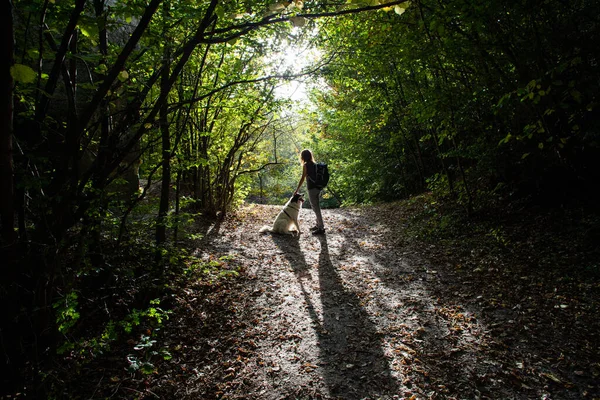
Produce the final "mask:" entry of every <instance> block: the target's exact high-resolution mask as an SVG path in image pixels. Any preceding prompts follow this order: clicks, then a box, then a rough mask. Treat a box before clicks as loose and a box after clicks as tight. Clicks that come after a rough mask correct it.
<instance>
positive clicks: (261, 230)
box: [258, 225, 271, 233]
mask: <svg viewBox="0 0 600 400" xmlns="http://www.w3.org/2000/svg"><path fill="white" fill-rule="evenodd" d="M258 232H259V233H267V232H271V227H270V226H267V225H265V226H263V227H262V228H260V230H259V231H258Z"/></svg>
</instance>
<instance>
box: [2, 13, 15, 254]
mask: <svg viewBox="0 0 600 400" xmlns="http://www.w3.org/2000/svg"><path fill="white" fill-rule="evenodd" d="M0 10H1V12H2V16H3V17H2V20H4V21H2V24H1V25H2V38H3V40H2V50H1V57H2V59H3V60H4V62H3V63H2V66H1V67H0V71H1V75H0V76H1V78H0V85H1V89H0V98H1V99H0V225H1V237H2V243H1V245H2V246H1V247H2V248H13V245H14V244H15V242H16V239H17V235H16V233H15V229H14V228H15V210H14V183H13V172H14V166H13V145H12V135H13V93H12V87H13V80H12V76H11V74H10V67H11V66H12V64H13V62H14V32H13V20H12V3H11V2H10V1H3V2H2V8H1V9H0Z"/></svg>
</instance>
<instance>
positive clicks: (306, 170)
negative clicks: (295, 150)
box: [294, 150, 325, 235]
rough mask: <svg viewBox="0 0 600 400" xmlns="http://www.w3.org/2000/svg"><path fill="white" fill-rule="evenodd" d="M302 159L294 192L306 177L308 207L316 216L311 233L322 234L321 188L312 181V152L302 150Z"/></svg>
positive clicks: (313, 170)
mask: <svg viewBox="0 0 600 400" xmlns="http://www.w3.org/2000/svg"><path fill="white" fill-rule="evenodd" d="M300 159H301V161H302V178H300V182H299V183H298V188H297V189H296V191H295V192H294V194H296V193H298V191H299V190H300V187H302V184H303V183H304V180H305V179H306V189H307V190H308V199H309V200H310V207H311V208H312V210H313V211H314V212H315V216H316V217H317V225H316V226H314V227H312V228H310V230H311V231H312V233H313V235H322V234H324V233H325V227H324V226H323V217H322V216H321V206H320V205H319V196H320V195H321V189H319V188H317V187H315V184H314V181H315V179H316V176H317V175H316V174H317V173H316V162H315V159H314V158H313V154H312V152H311V151H310V150H302V153H301V154H300Z"/></svg>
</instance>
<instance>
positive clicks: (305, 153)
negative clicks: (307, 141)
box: [300, 149, 315, 163]
mask: <svg viewBox="0 0 600 400" xmlns="http://www.w3.org/2000/svg"><path fill="white" fill-rule="evenodd" d="M300 158H301V159H302V161H303V162H305V163H307V162H315V159H314V157H313V154H312V152H311V151H310V150H308V149H305V150H302V153H300Z"/></svg>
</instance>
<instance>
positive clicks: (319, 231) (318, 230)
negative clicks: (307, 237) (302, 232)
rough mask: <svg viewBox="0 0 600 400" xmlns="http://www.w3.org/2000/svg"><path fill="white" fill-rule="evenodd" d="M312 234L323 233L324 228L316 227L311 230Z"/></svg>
mask: <svg viewBox="0 0 600 400" xmlns="http://www.w3.org/2000/svg"><path fill="white" fill-rule="evenodd" d="M312 234H313V235H324V234H325V228H317V229H315V230H314V231H313V232H312Z"/></svg>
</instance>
